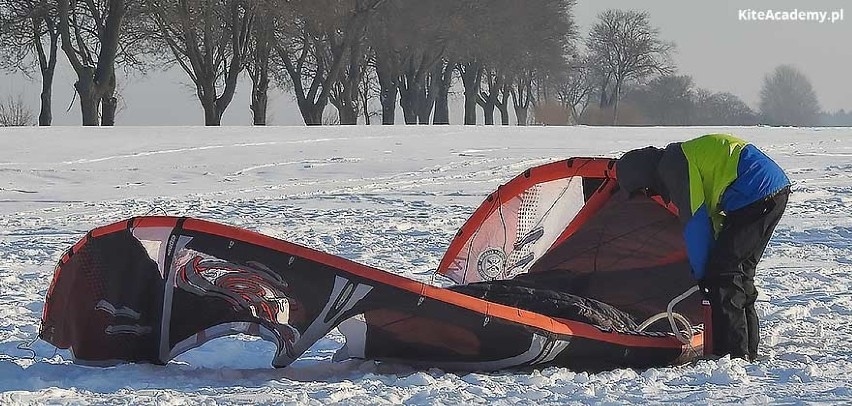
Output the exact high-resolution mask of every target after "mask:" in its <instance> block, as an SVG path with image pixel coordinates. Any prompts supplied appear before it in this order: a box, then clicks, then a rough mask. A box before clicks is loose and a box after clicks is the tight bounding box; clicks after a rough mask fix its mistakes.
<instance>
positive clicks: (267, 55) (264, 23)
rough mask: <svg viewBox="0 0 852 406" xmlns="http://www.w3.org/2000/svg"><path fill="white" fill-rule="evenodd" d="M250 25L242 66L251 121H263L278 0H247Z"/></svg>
mask: <svg viewBox="0 0 852 406" xmlns="http://www.w3.org/2000/svg"><path fill="white" fill-rule="evenodd" d="M250 4H251V13H252V14H253V15H254V25H253V28H252V30H251V36H250V38H249V43H248V46H249V51H248V55H247V56H246V57H245V69H246V72H248V75H249V77H250V78H251V85H252V86H251V104H250V105H249V108H250V109H251V112H252V123H253V124H254V125H266V119H267V117H266V114H267V107H268V105H269V81H270V72H269V69H270V62H271V56H272V46H273V41H274V40H275V16H276V7H277V6H278V3H277V2H276V1H274V0H251V2H250Z"/></svg>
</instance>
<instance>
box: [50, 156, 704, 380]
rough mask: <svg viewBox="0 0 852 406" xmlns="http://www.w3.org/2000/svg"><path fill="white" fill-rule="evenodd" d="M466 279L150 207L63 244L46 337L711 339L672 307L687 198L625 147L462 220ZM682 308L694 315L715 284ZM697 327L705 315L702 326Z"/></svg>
mask: <svg viewBox="0 0 852 406" xmlns="http://www.w3.org/2000/svg"><path fill="white" fill-rule="evenodd" d="M438 272H439V273H440V274H442V275H445V276H447V277H448V278H450V279H452V280H453V281H455V282H456V283H457V284H458V285H457V286H453V287H450V288H448V289H444V288H439V287H435V286H431V285H427V284H423V283H420V282H417V281H414V280H411V279H408V278H405V277H402V276H398V275H396V274H394V273H389V272H385V271H382V270H379V269H376V268H372V267H369V266H366V265H362V264H358V263H356V262H353V261H349V260H346V259H344V258H340V257H337V256H333V255H330V254H327V253H323V252H319V251H316V250H312V249H309V248H306V247H302V246H299V245H297V244H293V243H290V242H287V241H282V240H278V239H274V238H271V237H267V236H264V235H261V234H257V233H254V232H251V231H247V230H242V229H239V228H235V227H231V226H227V225H222V224H216V223H212V222H208V221H204V220H198V219H191V218H176V217H138V218H132V219H128V220H125V221H121V222H118V223H115V224H111V225H108V226H105V227H100V228H97V229H94V230H92V231H90V232H89V233H88V234H87V235H86V236H85V237H84V238H83V239H82V240H80V241H79V242H78V243H77V244H75V245H74V246H73V247H71V249H69V250H68V252H67V253H66V254H65V255H64V256H63V257H62V259H61V260H60V262H59V264H58V265H57V268H56V270H55V273H54V277H53V282H52V283H51V286H50V289H49V291H48V294H47V298H46V303H45V307H44V314H43V318H42V326H41V331H40V333H39V336H40V337H41V338H42V339H44V340H45V341H48V342H50V343H52V344H53V345H55V346H57V347H60V348H70V349H71V351H72V352H73V355H74V357H75V360H76V361H77V362H82V363H88V364H94V365H105V364H114V363H116V362H128V361H129V362H149V363H160V364H162V363H166V362H168V361H169V360H171V359H172V358H174V357H175V356H177V355H179V354H180V353H182V352H184V351H187V350H189V349H191V348H194V347H197V346H200V345H202V344H203V343H205V342H207V341H209V340H211V339H213V338H217V337H221V336H225V335H229V334H237V333H244V334H252V335H257V336H260V337H263V338H265V339H267V340H270V341H272V342H274V343H276V345H277V351H276V354H275V355H274V357H273V360H272V364H273V365H274V366H276V367H284V366H287V365H289V364H290V363H291V362H293V361H294V360H296V359H297V358H298V357H299V356H300V355H301V354H302V353H304V352H305V351H306V350H307V349H308V348H309V347H310V346H311V345H313V344H314V343H315V342H316V341H317V340H319V339H320V338H322V337H323V336H325V335H326V334H327V333H328V332H329V331H330V330H332V329H333V328H335V327H338V326H339V328H340V330H341V331H342V332H343V334H344V335H345V336H346V344H345V345H344V347H343V348H341V349H340V350H339V351H338V354H337V355H336V356H335V358H336V359H339V358H349V357H357V358H370V359H380V360H394V361H400V362H405V363H409V364H415V365H423V366H430V367H432V366H434V367H441V368H447V369H464V370H494V369H501V368H510V367H517V366H524V365H550V364H554V365H563V366H568V367H573V368H585V369H602V368H612V367H622V366H627V367H650V366H660V365H668V364H673V363H678V362H684V361H687V360H689V359H691V358H692V357H694V356H696V355H699V354H700V349H701V346H702V342H703V341H702V340H703V333H702V331H701V326H700V325H697V326H691V325H690V326H686V327H688V328H687V330H688V333H685V334H686V339H685V340H684V341H685V342H684V343H682V342H681V341H679V340H678V338H677V337H676V336H675V335H674V334H673V333H672V332H671V330H670V328H669V327H668V326H667V325H664V324H663V323H652V324H650V327H648V326H644V325H643V326H640V324H648V323H640V322H641V321H643V320H645V319H647V318H649V317H652V316H654V315H657V314H659V313H661V312H664V311H665V310H666V306H667V305H668V304H669V302H670V301H671V300H672V298H674V297H675V296H678V295H679V294H681V293H682V292H683V291H685V290H686V289H688V288H689V287H690V286H691V285H692V284H694V283H693V281H692V280H691V277H690V272H689V266H688V264H687V261H686V256H685V253H684V245H683V241H682V237H681V233H680V226H679V224H678V222H677V218H676V216H675V215H674V214H673V212H672V211H671V209H670V208H669V207H667V206H665V205H664V204H662V203H661V202H659V201H655V200H651V199H648V198H646V197H644V196H640V197H636V198H628V197H627V196H626V195H625V194H624V193H620V192H618V190H617V185H616V182H615V170H614V161H613V160H610V159H592V158H575V159H569V160H566V161H560V162H555V163H551V164H547V165H543V166H539V167H535V168H531V169H528V170H527V171H525V172H524V173H523V174H521V175H519V176H518V177H516V178H515V179H513V180H511V181H510V182H508V183H507V184H505V185H503V186H501V187H500V188H498V190H497V191H495V192H494V193H492V194H491V195H489V196H488V198H487V199H486V201H485V202H483V204H482V205H481V206H480V207H479V209H478V210H477V211H476V212H475V213H474V214H473V215H472V216H471V218H470V219H469V220H468V221H467V223H465V225H464V226H463V227H462V228H461V230H459V232H458V234H457V236H456V237H455V239H454V240H453V241H452V242H451V243H450V246H449V249H448V250H447V253H446V254H445V256H444V258H443V259H442V261H441V263H440V266H439V268H438ZM676 311H677V312H678V313H680V314H682V315H683V316H685V317H686V318H688V319H689V320H691V321H692V322H693V323H689V324H694V322H695V321H698V320H700V317H701V313H700V306H699V303H698V300H697V298H690V299H687V300H684V301H683V302H681V304H680V305H679V306H678V307H677V309H676ZM693 327H694V328H693Z"/></svg>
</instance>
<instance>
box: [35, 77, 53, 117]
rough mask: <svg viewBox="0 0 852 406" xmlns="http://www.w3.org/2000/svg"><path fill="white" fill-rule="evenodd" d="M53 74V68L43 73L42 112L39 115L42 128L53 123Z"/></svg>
mask: <svg viewBox="0 0 852 406" xmlns="http://www.w3.org/2000/svg"><path fill="white" fill-rule="evenodd" d="M53 73H54V70H53V69H52V68H51V69H47V70H44V71H42V72H41V111H40V112H39V114H38V125H40V126H49V125H50V124H51V123H52V122H53V108H52V101H53Z"/></svg>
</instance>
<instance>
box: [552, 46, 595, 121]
mask: <svg viewBox="0 0 852 406" xmlns="http://www.w3.org/2000/svg"><path fill="white" fill-rule="evenodd" d="M590 65H591V62H590V61H589V59H588V58H586V57H577V58H575V59H574V60H572V61H570V62H569V63H568V66H567V69H566V70H565V72H562V73H561V74H560V75H558V76H557V77H556V85H555V91H556V100H557V101H559V103H560V104H561V105H562V107H563V108H564V109H566V110H567V111H568V113H569V115H570V116H571V124H579V123H580V116H581V115H582V114H583V112H584V111H585V110H586V107H587V106H588V105H589V101H590V98H591V93H592V91H593V90H594V87H595V83H594V79H593V76H592V74H591V71H592V67H591V66H590Z"/></svg>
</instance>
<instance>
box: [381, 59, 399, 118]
mask: <svg viewBox="0 0 852 406" xmlns="http://www.w3.org/2000/svg"><path fill="white" fill-rule="evenodd" d="M376 76H377V77H378V79H379V89H380V90H379V102H380V103H381V104H382V124H383V125H393V124H394V123H395V122H396V100H397V97H398V95H399V82H398V80H399V79H398V76H397V75H396V74H395V73H393V72H392V69H391V68H389V67H385V64H383V63H382V61H381V59H379V57H378V56H377V57H376Z"/></svg>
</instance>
